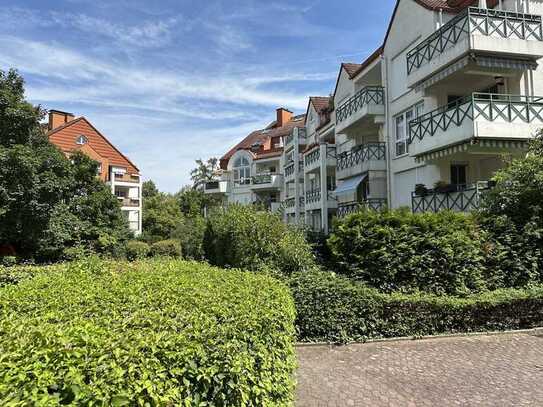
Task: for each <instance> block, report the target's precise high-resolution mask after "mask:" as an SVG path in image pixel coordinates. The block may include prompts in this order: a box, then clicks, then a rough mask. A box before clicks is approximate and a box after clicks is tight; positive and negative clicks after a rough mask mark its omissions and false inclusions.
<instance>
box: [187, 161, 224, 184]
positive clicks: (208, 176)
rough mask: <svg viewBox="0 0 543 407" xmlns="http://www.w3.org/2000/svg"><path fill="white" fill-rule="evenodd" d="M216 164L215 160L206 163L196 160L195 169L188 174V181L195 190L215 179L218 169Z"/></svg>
mask: <svg viewBox="0 0 543 407" xmlns="http://www.w3.org/2000/svg"><path fill="white" fill-rule="evenodd" d="M218 162H219V160H218V159H217V158H210V159H209V160H207V161H206V162H204V161H203V160H202V159H199V160H196V165H197V167H196V168H194V169H193V170H192V171H191V172H190V179H191V180H192V183H193V187H194V188H195V189H196V188H199V187H202V186H203V185H204V184H205V183H206V182H209V181H212V180H213V179H214V178H215V175H216V173H217V171H218V169H219V166H218Z"/></svg>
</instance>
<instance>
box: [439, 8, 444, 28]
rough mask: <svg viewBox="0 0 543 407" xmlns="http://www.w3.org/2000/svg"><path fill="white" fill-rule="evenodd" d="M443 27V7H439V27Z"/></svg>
mask: <svg viewBox="0 0 543 407" xmlns="http://www.w3.org/2000/svg"><path fill="white" fill-rule="evenodd" d="M441 27H443V9H442V8H440V9H439V28H441Z"/></svg>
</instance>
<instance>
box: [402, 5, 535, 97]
mask: <svg viewBox="0 0 543 407" xmlns="http://www.w3.org/2000/svg"><path fill="white" fill-rule="evenodd" d="M470 53H473V54H477V53H482V54H491V55H498V56H507V57H513V58H514V57H517V58H518V57H520V58H523V59H526V58H527V59H531V60H536V59H538V58H540V57H542V56H543V27H542V23H541V16H539V15H531V14H521V13H513V12H509V11H501V10H493V9H479V8H475V7H469V8H467V9H466V10H464V11H463V12H462V13H460V14H458V15H457V16H456V17H454V18H453V19H452V20H450V21H449V22H447V23H446V24H444V25H443V26H442V27H441V28H440V29H438V30H437V31H436V32H434V33H432V34H431V35H430V36H429V37H427V38H426V39H425V40H424V41H422V42H421V43H420V44H419V45H417V46H416V47H415V48H414V49H412V50H411V51H409V52H408V54H407V73H408V79H407V84H408V86H410V87H413V86H415V85H416V84H418V83H420V82H421V81H423V80H424V79H426V78H427V77H429V76H430V75H432V74H434V73H436V72H438V71H440V70H442V69H443V68H445V67H447V68H449V67H450V66H451V63H453V62H454V61H457V60H458V59H459V58H460V57H462V56H464V55H467V54H470Z"/></svg>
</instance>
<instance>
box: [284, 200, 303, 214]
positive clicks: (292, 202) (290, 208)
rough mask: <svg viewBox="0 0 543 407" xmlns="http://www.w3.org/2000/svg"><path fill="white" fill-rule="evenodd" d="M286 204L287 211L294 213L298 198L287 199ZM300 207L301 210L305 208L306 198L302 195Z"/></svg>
mask: <svg viewBox="0 0 543 407" xmlns="http://www.w3.org/2000/svg"><path fill="white" fill-rule="evenodd" d="M284 206H285V211H286V212H287V213H294V212H295V209H296V198H294V197H292V198H287V199H285V204H284ZM298 207H299V209H300V211H303V210H304V208H305V199H304V197H303V196H301V197H300V198H299V200H298Z"/></svg>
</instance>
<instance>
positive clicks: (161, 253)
mask: <svg viewBox="0 0 543 407" xmlns="http://www.w3.org/2000/svg"><path fill="white" fill-rule="evenodd" d="M151 256H153V257H181V243H180V242H179V240H175V239H168V240H161V241H159V242H156V243H153V244H152V245H151Z"/></svg>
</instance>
